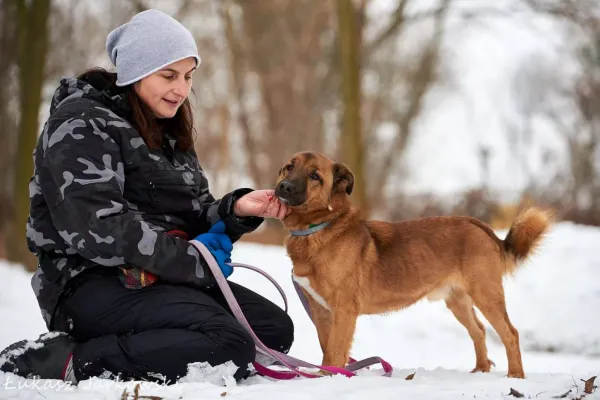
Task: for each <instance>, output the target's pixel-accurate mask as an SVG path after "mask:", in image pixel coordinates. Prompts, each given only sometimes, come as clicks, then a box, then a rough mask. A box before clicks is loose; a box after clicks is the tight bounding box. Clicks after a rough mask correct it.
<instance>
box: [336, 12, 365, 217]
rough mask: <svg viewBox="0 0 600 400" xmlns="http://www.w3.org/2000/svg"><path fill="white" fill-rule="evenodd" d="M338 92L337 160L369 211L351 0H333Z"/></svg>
mask: <svg viewBox="0 0 600 400" xmlns="http://www.w3.org/2000/svg"><path fill="white" fill-rule="evenodd" d="M337 5H338V38H339V49H340V64H339V65H340V73H341V77H342V80H341V95H342V101H343V104H344V111H343V117H342V130H341V137H340V150H341V157H340V158H341V160H342V161H344V162H345V163H346V164H348V166H349V167H350V169H351V170H352V171H353V173H354V180H355V186H354V193H353V198H354V200H353V202H354V204H355V205H356V206H358V207H360V208H361V209H362V210H363V211H364V212H365V214H368V212H369V205H368V204H367V196H366V185H365V179H364V168H365V166H364V161H365V157H364V151H363V139H362V119H361V56H360V55H361V36H362V35H361V34H360V27H359V24H358V19H357V10H356V8H355V7H354V5H353V4H352V0H337Z"/></svg>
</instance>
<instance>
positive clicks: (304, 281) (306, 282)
mask: <svg viewBox="0 0 600 400" xmlns="http://www.w3.org/2000/svg"><path fill="white" fill-rule="evenodd" d="M292 277H293V279H294V281H295V282H296V283H298V285H300V286H302V288H303V289H304V290H306V291H307V292H308V294H310V296H311V297H312V298H313V299H314V300H315V301H316V302H317V303H319V304H320V305H321V306H323V307H324V308H325V309H327V310H329V311H331V308H329V306H328V305H327V302H326V301H325V299H324V298H323V296H321V295H320V294H319V293H317V291H316V290H315V289H313V287H312V286H310V279H308V278H307V277H304V276H296V275H295V274H292Z"/></svg>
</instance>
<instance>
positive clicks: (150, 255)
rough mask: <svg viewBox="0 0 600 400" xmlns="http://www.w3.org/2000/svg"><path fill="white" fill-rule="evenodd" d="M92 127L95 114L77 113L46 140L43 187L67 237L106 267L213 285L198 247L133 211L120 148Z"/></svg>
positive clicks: (56, 223)
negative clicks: (125, 266)
mask: <svg viewBox="0 0 600 400" xmlns="http://www.w3.org/2000/svg"><path fill="white" fill-rule="evenodd" d="M91 125H92V124H91V123H90V116H87V115H86V116H85V118H84V117H83V116H82V115H77V116H75V117H73V118H70V119H68V120H66V121H64V122H62V124H61V125H60V126H59V127H58V128H57V129H56V130H55V131H54V132H53V134H52V135H51V136H50V137H49V138H44V147H43V148H44V154H43V163H42V165H43V168H41V169H40V182H41V190H42V193H43V195H44V197H45V199H46V201H47V203H48V207H49V210H50V216H51V218H52V222H53V224H54V226H55V227H56V230H57V231H58V233H59V234H60V236H61V237H62V239H63V240H64V241H65V242H66V243H68V245H69V246H70V247H71V248H73V249H75V250H76V251H77V253H78V254H79V255H81V256H82V257H84V258H86V259H89V260H92V261H94V262H96V263H98V264H100V265H104V266H117V265H123V264H128V265H132V266H136V267H140V268H142V269H145V270H147V271H149V272H152V273H153V274H155V275H157V276H159V277H161V278H163V279H165V280H167V281H171V282H179V283H193V284H196V285H198V286H205V285H210V284H212V281H213V278H212V275H211V274H210V272H209V269H208V267H207V265H206V262H205V260H204V259H203V258H202V257H201V256H200V254H199V252H198V251H197V250H196V249H195V248H194V247H193V245H191V244H190V243H189V242H188V241H186V240H183V239H180V238H176V237H172V236H169V235H167V234H166V233H165V232H164V231H163V230H162V228H157V227H153V226H152V225H151V224H149V223H147V222H145V221H144V220H143V219H142V218H141V217H140V215H139V214H136V213H134V212H132V211H130V210H129V209H128V202H127V201H126V200H125V199H124V198H123V190H124V185H125V173H124V168H126V166H125V165H124V163H123V161H122V159H121V150H120V146H119V144H118V143H117V142H116V141H115V140H114V139H113V138H112V137H111V136H110V135H108V134H106V133H105V132H101V131H99V130H98V129H97V126H95V125H93V126H91Z"/></svg>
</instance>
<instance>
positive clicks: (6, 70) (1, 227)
mask: <svg viewBox="0 0 600 400" xmlns="http://www.w3.org/2000/svg"><path fill="white" fill-rule="evenodd" d="M16 13H17V7H16V2H15V1H3V2H1V3H0V126H1V127H2V129H0V139H1V140H2V146H0V257H4V256H5V251H6V250H5V237H6V236H5V235H6V232H5V228H6V227H7V223H8V222H9V219H10V216H11V215H12V213H13V211H12V204H13V203H12V174H13V166H12V163H11V161H12V159H13V158H12V150H13V148H14V144H15V142H16V137H17V135H16V120H15V112H14V109H15V106H16V105H15V102H14V100H13V99H14V98H15V91H16V88H15V84H14V82H15V79H14V77H15V66H16V63H15V55H16V46H14V42H15V38H16V35H17V30H16V28H17V25H16Z"/></svg>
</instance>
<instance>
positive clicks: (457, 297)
mask: <svg viewBox="0 0 600 400" xmlns="http://www.w3.org/2000/svg"><path fill="white" fill-rule="evenodd" d="M446 306H447V307H448V308H449V309H450V311H452V314H454V316H455V317H456V319H457V320H458V322H460V323H461V324H462V325H463V326H464V327H465V328H466V329H467V331H468V332H469V336H471V339H472V340H473V345H474V346H475V357H476V362H475V368H473V370H472V371H471V372H490V369H491V366H492V365H494V363H493V362H492V361H491V360H489V359H488V357H487V346H486V344H485V327H484V326H483V323H482V322H481V321H480V320H479V318H477V315H476V314H475V310H474V309H473V299H471V297H470V296H469V295H468V294H467V293H466V292H465V291H464V290H463V289H460V288H454V289H453V290H452V292H451V293H450V294H449V296H448V297H447V298H446Z"/></svg>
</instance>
